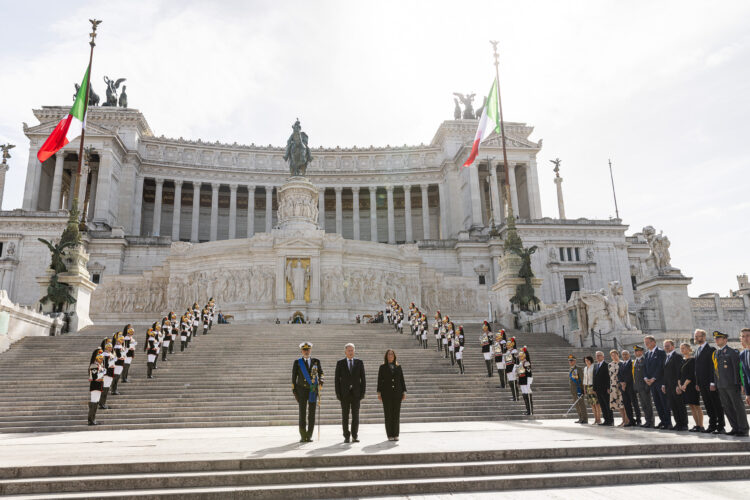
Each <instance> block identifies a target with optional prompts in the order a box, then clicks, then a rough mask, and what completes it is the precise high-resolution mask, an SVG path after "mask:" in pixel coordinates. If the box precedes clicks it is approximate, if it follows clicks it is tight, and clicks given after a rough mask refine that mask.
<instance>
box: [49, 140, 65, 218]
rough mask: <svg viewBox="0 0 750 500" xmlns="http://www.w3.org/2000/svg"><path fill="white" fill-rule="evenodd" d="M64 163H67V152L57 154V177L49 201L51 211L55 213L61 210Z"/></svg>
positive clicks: (53, 180)
mask: <svg viewBox="0 0 750 500" xmlns="http://www.w3.org/2000/svg"><path fill="white" fill-rule="evenodd" d="M63 163H65V151H64V150H60V151H58V152H57V153H55V174H54V175H55V176H54V177H53V178H52V194H51V195H50V200H49V209H50V211H52V212H54V211H55V210H60V196H61V189H62V178H63Z"/></svg>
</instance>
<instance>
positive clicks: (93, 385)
mask: <svg viewBox="0 0 750 500" xmlns="http://www.w3.org/2000/svg"><path fill="white" fill-rule="evenodd" d="M102 363H104V356H102V351H101V350H99V351H98V353H97V354H96V355H95V356H94V359H93V361H92V362H91V363H90V364H89V394H90V396H89V416H88V421H89V425H98V424H97V423H96V408H97V405H98V404H99V399H100V398H101V396H102V390H103V389H104V374H105V373H106V372H107V370H106V369H105V368H104V366H102Z"/></svg>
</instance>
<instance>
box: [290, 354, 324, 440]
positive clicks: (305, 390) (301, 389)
mask: <svg viewBox="0 0 750 500" xmlns="http://www.w3.org/2000/svg"><path fill="white" fill-rule="evenodd" d="M312 346H313V345H312V344H311V343H309V342H302V343H301V344H300V345H299V348H300V351H301V352H302V356H301V357H300V358H298V359H296V360H295V361H294V363H293V364H292V394H294V399H296V400H297V404H298V405H299V434H300V440H299V441H300V443H309V442H311V441H312V434H313V429H314V428H315V410H316V405H317V404H318V398H319V396H320V390H321V389H322V387H323V368H321V366H320V360H318V359H316V358H313V357H310V351H311V349H312Z"/></svg>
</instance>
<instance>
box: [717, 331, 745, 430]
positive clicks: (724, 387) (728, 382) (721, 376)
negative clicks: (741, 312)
mask: <svg viewBox="0 0 750 500" xmlns="http://www.w3.org/2000/svg"><path fill="white" fill-rule="evenodd" d="M728 340H729V336H728V335H727V334H726V333H722V332H714V341H715V342H716V352H715V353H714V366H716V387H717V388H718V389H719V397H720V398H721V407H722V408H724V413H725V414H726V416H727V420H729V424H730V425H731V426H732V430H731V431H729V432H727V435H729V436H740V437H746V436H747V435H748V423H747V413H746V412H745V405H744V404H743V403H742V380H741V379H740V375H741V372H740V366H741V363H742V361H741V360H740V353H738V352H737V350H736V349H734V348H732V347H729V345H727V341H728ZM743 375H744V374H743Z"/></svg>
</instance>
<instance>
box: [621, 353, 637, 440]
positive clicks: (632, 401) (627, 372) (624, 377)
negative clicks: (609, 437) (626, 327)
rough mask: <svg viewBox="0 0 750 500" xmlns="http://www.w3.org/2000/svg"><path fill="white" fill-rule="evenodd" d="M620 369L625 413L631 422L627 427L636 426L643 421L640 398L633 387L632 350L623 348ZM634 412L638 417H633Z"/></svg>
mask: <svg viewBox="0 0 750 500" xmlns="http://www.w3.org/2000/svg"><path fill="white" fill-rule="evenodd" d="M620 354H621V356H622V361H620V370H619V371H618V373H617V380H619V381H620V390H621V391H622V404H623V406H625V414H626V415H627V416H628V420H629V423H628V425H627V426H626V427H634V426H636V425H640V423H641V410H640V408H638V400H637V399H636V396H635V389H634V388H633V360H631V359H630V351H628V350H623V351H622V352H621V353H620ZM633 413H635V414H636V415H637V416H638V417H637V418H635V419H634V418H633Z"/></svg>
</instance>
